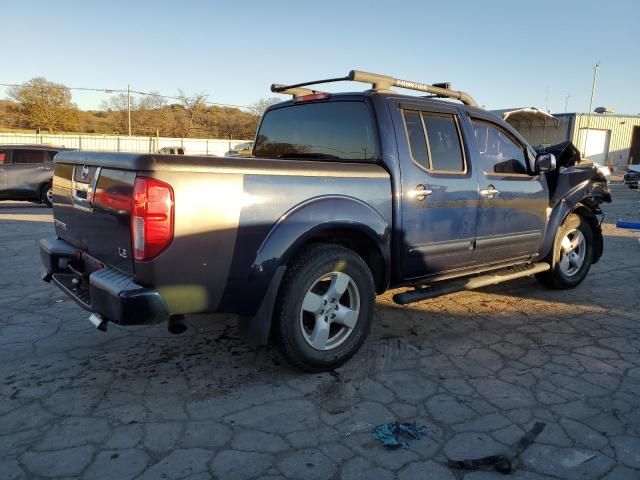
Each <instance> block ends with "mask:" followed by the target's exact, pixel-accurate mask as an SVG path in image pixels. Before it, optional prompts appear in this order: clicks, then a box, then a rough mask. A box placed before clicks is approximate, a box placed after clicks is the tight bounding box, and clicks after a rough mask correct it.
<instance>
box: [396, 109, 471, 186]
mask: <svg viewBox="0 0 640 480" xmlns="http://www.w3.org/2000/svg"><path fill="white" fill-rule="evenodd" d="M403 115H404V122H405V126H406V129H407V136H408V139H409V146H410V148H411V155H412V156H413V159H414V160H415V162H416V163H418V165H420V166H422V167H424V168H426V169H427V170H431V171H434V172H447V173H448V172H451V173H464V172H465V171H466V167H465V161H464V154H463V151H462V144H461V141H460V131H459V129H458V125H457V123H456V120H455V117H454V116H453V115H449V114H439V113H424V112H422V113H421V112H417V111H413V110H405V111H403ZM425 134H426V135H425Z"/></svg>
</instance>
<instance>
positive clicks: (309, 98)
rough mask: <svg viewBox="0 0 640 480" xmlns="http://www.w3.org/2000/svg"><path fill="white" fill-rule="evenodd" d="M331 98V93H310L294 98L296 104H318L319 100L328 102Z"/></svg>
mask: <svg viewBox="0 0 640 480" xmlns="http://www.w3.org/2000/svg"><path fill="white" fill-rule="evenodd" d="M330 96H331V94H330V93H326V92H321V93H310V94H309V95H301V96H299V97H294V99H293V101H294V103H303V102H316V101H318V100H326V99H328V98H329V97H330Z"/></svg>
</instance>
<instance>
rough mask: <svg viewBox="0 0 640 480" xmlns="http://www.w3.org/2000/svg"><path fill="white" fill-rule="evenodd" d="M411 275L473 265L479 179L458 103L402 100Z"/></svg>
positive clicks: (407, 268)
mask: <svg viewBox="0 0 640 480" xmlns="http://www.w3.org/2000/svg"><path fill="white" fill-rule="evenodd" d="M397 106H398V110H397V115H394V118H395V119H396V120H395V122H396V132H397V133H396V135H397V140H398V149H399V156H400V171H401V175H402V192H401V194H402V200H401V206H402V236H403V245H402V270H403V276H404V278H405V279H411V278H416V277H422V276H426V275H434V274H437V273H443V272H447V271H454V270H458V269H463V268H465V267H468V266H469V265H470V264H471V262H472V249H473V242H474V240H475V230H476V223H477V218H476V217H477V197H478V192H477V181H476V179H475V177H474V173H473V169H472V168H471V163H470V161H469V152H468V150H467V148H466V146H465V142H464V135H463V132H462V129H461V126H460V110H459V109H458V108H457V107H456V106H454V105H451V106H449V105H446V104H440V103H438V104H435V103H433V104H432V103H429V104H428V106H425V104H424V103H422V102H420V103H418V102H416V103H411V102H406V103H399V104H398V105H397Z"/></svg>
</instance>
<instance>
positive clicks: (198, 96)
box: [178, 90, 208, 137]
mask: <svg viewBox="0 0 640 480" xmlns="http://www.w3.org/2000/svg"><path fill="white" fill-rule="evenodd" d="M207 98H208V96H207V95H206V94H205V93H204V92H200V93H195V94H193V95H191V96H189V95H187V94H185V93H184V92H183V91H182V90H178V99H179V100H180V104H181V105H182V108H183V109H184V112H185V114H186V116H187V121H186V122H185V124H184V125H183V133H182V136H184V137H188V136H190V134H191V130H192V129H193V127H194V124H195V123H196V122H197V121H198V119H199V118H200V117H201V116H202V114H203V113H204V111H205V102H206V101H207Z"/></svg>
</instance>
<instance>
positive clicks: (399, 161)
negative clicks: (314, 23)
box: [40, 71, 611, 371]
mask: <svg viewBox="0 0 640 480" xmlns="http://www.w3.org/2000/svg"><path fill="white" fill-rule="evenodd" d="M333 80H334V81H335V80H336V79H333ZM339 80H353V81H357V82H365V83H367V84H371V85H372V88H370V89H368V90H366V91H363V92H352V93H343V94H332V93H326V92H319V91H317V90H310V89H305V88H301V87H303V86H304V85H294V86H289V87H284V86H277V85H275V86H272V89H273V91H277V92H279V93H286V94H290V95H292V96H293V99H292V100H290V101H286V102H282V103H280V104H277V105H273V106H271V107H270V108H269V109H268V110H267V111H266V112H265V114H264V116H263V117H262V120H261V123H260V126H259V128H258V132H257V136H256V140H255V144H254V147H253V155H252V156H251V157H224V158H218V159H216V161H215V162H211V161H210V159H209V158H207V157H204V156H189V155H185V156H182V157H181V158H180V161H179V162H176V161H175V157H172V156H171V155H156V154H151V155H149V154H118V153H99V152H95V153H91V152H81V153H80V152H63V153H61V154H59V155H58V156H57V157H56V159H55V182H54V189H53V210H54V225H55V236H52V238H48V239H43V240H41V241H40V251H41V256H42V261H43V264H44V268H45V271H44V272H43V279H44V280H45V281H53V282H54V283H55V284H56V285H57V286H58V287H59V288H61V289H62V290H64V291H65V292H66V293H67V294H68V295H70V296H71V297H72V298H73V299H74V300H75V301H76V302H78V303H79V304H80V305H81V306H82V307H83V308H85V309H86V310H88V311H90V312H91V314H90V317H89V318H90V320H91V321H92V322H93V323H94V324H95V325H96V326H98V327H99V328H100V329H104V328H106V325H107V324H108V322H115V323H117V324H121V325H136V324H152V323H161V322H166V323H168V326H169V330H170V331H172V332H175V333H179V332H181V331H184V329H185V328H186V325H185V323H184V315H186V314H194V313H202V312H210V313H215V312H218V313H234V314H237V315H239V316H240V324H239V325H240V334H241V335H242V337H243V338H245V339H247V340H249V341H251V342H254V343H265V342H267V341H272V342H274V343H275V344H276V345H277V346H278V348H279V349H280V350H281V351H282V352H283V354H284V356H285V358H287V359H288V360H289V361H290V362H291V363H293V364H294V365H296V366H298V367H300V368H302V369H305V370H310V371H319V370H327V369H332V368H335V367H336V366H337V365H340V364H341V363H343V362H344V361H346V360H347V359H348V358H349V357H351V356H352V355H353V354H354V353H355V352H356V351H357V350H358V348H359V347H360V346H361V345H362V343H363V341H364V339H365V337H366V336H367V334H368V331H369V328H370V326H371V322H372V321H373V318H374V307H375V297H376V294H381V293H383V292H385V291H386V290H388V289H390V288H399V287H408V288H409V290H406V291H402V292H397V293H396V294H395V295H394V297H393V298H394V301H395V302H396V303H399V304H402V305H405V304H409V303H411V302H416V301H422V300H425V299H429V298H434V297H437V296H439V295H444V294H448V293H451V292H454V291H458V290H468V289H473V288H478V287H483V286H486V285H491V284H495V283H500V282H504V281H507V280H512V279H515V278H520V277H525V276H530V275H536V278H537V279H538V280H539V281H540V282H541V283H542V284H544V285H546V286H548V287H550V288H556V289H569V288H574V287H576V286H578V285H579V284H580V283H581V282H582V281H583V280H584V279H585V277H586V276H587V274H588V272H589V269H590V267H591V265H592V264H593V263H595V262H597V261H598V259H599V258H600V256H601V255H602V251H603V237H602V232H601V228H600V221H601V219H600V214H601V213H602V212H601V211H600V207H599V205H600V204H601V203H602V202H609V201H611V195H610V193H609V188H608V185H607V182H606V180H605V179H604V178H603V177H602V175H600V174H599V173H598V171H597V169H596V168H595V167H594V166H593V164H587V165H583V164H580V163H579V162H578V160H579V152H577V149H575V147H573V146H572V145H570V144H566V145H559V146H556V147H555V149H554V151H555V152H557V155H556V154H554V153H550V152H541V153H536V152H535V151H534V150H533V149H532V148H531V146H529V145H528V144H527V142H526V141H525V140H524V139H523V138H522V136H520V135H519V134H518V132H516V131H515V130H514V129H513V128H512V127H511V126H509V125H508V124H507V123H505V122H504V121H503V120H501V119H499V118H496V117H495V115H493V114H491V113H489V112H487V111H485V110H483V109H482V108H479V107H478V106H477V104H476V103H475V101H474V100H473V98H471V97H470V96H469V95H468V94H466V93H464V92H459V91H455V90H451V89H450V88H449V86H448V85H445V84H440V85H424V84H419V83H415V82H408V81H404V80H397V79H394V78H392V77H387V76H383V75H376V74H370V73H366V72H359V71H352V72H350V74H349V75H348V76H347V77H344V78H342V79H339ZM329 81H331V80H329ZM311 83H319V82H311ZM393 86H396V87H403V88H408V89H412V90H417V91H420V92H425V93H428V94H431V95H432V96H438V97H446V98H448V99H449V100H451V99H457V100H461V101H462V103H463V105H460V104H457V103H455V102H452V101H444V100H440V99H437V98H433V97H424V96H410V95H400V94H397V93H394V92H392V91H391V87H393ZM425 321H429V319H427V318H425Z"/></svg>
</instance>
